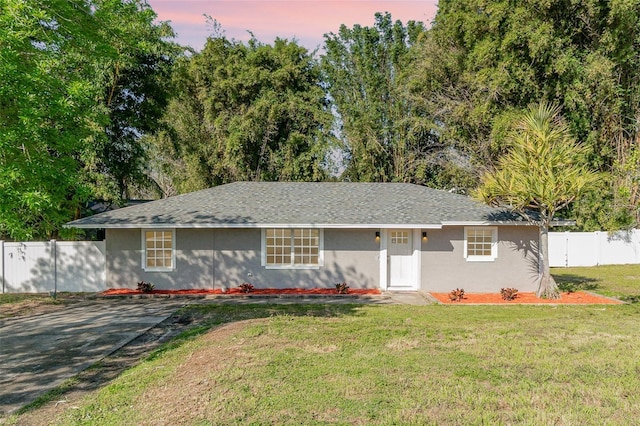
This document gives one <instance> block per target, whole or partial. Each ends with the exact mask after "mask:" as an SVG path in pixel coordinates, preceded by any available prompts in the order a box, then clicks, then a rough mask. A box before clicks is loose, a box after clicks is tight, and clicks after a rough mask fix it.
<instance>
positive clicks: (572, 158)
mask: <svg viewBox="0 0 640 426" xmlns="http://www.w3.org/2000/svg"><path fill="white" fill-rule="evenodd" d="M509 141H510V146H509V151H508V152H507V153H506V154H505V155H504V156H502V157H501V158H500V159H499V161H498V165H497V168H496V169H495V170H493V171H490V172H488V173H486V174H485V175H484V176H483V177H482V182H481V186H480V187H479V188H478V190H477V192H476V196H477V197H478V198H480V199H483V200H484V201H485V202H487V203H489V204H502V205H507V206H509V207H511V208H512V209H514V210H516V211H518V212H519V213H520V214H522V215H523V216H524V217H526V218H527V219H528V220H529V221H530V222H532V223H536V224H538V225H539V226H540V247H539V248H538V250H539V254H540V259H541V262H542V264H543V267H542V269H543V272H542V278H541V281H540V287H539V290H538V296H540V297H541V296H544V297H548V298H557V297H558V288H557V285H556V284H555V282H554V280H553V277H551V275H550V273H549V254H548V253H549V248H548V232H549V227H550V225H551V221H552V220H553V218H554V216H555V214H556V212H557V211H559V210H561V209H563V208H566V207H567V206H568V205H569V204H570V203H571V202H572V201H574V200H575V199H576V197H578V195H580V194H581V193H582V192H583V191H584V190H585V188H587V187H588V186H589V185H591V184H593V183H594V182H595V181H596V179H597V175H596V174H595V173H593V172H592V171H591V170H590V169H589V167H588V165H587V162H586V154H587V153H588V149H587V148H585V147H584V146H583V145H579V144H578V143H577V142H576V141H575V139H574V138H573V137H572V136H571V133H570V131H569V127H568V126H567V125H566V123H565V122H564V121H563V120H562V118H561V116H560V108H559V107H558V106H553V105H549V104H546V103H544V102H542V103H540V104H538V105H531V106H530V107H529V109H528V110H527V111H526V112H525V113H524V114H523V115H522V117H521V118H520V119H519V120H518V121H517V122H516V126H515V129H514V131H513V133H512V134H511V136H510V139H509ZM531 212H534V213H535V214H532V213H531Z"/></svg>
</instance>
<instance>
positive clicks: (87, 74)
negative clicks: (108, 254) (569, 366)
mask: <svg viewBox="0 0 640 426" xmlns="http://www.w3.org/2000/svg"><path fill="white" fill-rule="evenodd" d="M154 19H155V14H154V13H153V11H152V10H151V9H150V8H149V6H148V5H147V4H146V2H142V1H139V0H135V1H124V0H115V1H102V0H83V1H73V2H70V1H61V0H56V1H49V2H28V1H21V0H2V1H0V40H2V41H1V42H0V58H2V61H0V81H2V85H0V128H2V134H1V136H0V238H10V239H33V238H51V237H55V236H56V235H57V234H58V232H59V229H60V227H61V225H62V224H63V223H65V222H67V221H68V220H70V219H73V218H75V217H78V215H79V214H80V212H81V209H82V206H83V204H84V203H85V202H86V201H87V200H88V199H90V198H94V197H101V198H117V190H116V186H117V185H115V184H114V180H113V179H112V176H113V173H110V169H113V167H111V168H105V167H100V165H101V164H103V165H104V164H107V163H109V162H112V163H113V164H116V163H117V164H118V167H120V166H121V165H123V164H124V161H122V159H121V158H117V157H114V158H112V157H111V156H112V154H113V150H109V149H104V148H105V147H108V146H111V147H114V146H116V145H118V144H123V143H125V142H124V141H123V139H122V138H120V137H119V136H118V137H112V138H110V137H107V136H106V133H108V132H106V131H105V130H106V129H112V130H113V129H115V128H116V127H117V126H119V127H120V128H122V129H123V128H131V129H138V130H145V129H144V128H143V127H142V126H138V125H137V123H135V122H133V121H132V120H131V119H130V118H131V117H129V119H122V120H120V121H118V120H116V119H113V120H112V118H114V116H115V111H119V112H122V111H124V110H125V109H126V108H124V107H123V106H122V104H121V103H120V104H119V103H118V102H114V103H110V102H109V101H108V100H107V97H106V96H105V91H107V92H114V93H115V91H116V90H115V88H119V90H121V92H122V93H123V94H125V93H126V96H132V97H137V98H138V99H140V98H145V99H146V92H145V91H144V90H142V91H137V90H135V88H134V87H133V86H132V85H131V84H129V85H122V81H121V80H120V79H118V78H117V77H116V74H117V70H118V69H129V70H130V69H133V68H135V66H136V64H139V63H140V57H141V55H143V56H144V55H145V54H150V52H153V53H154V54H155V55H161V54H162V53H163V46H164V43H165V42H163V41H161V37H165V36H170V35H171V33H170V31H169V30H168V29H167V28H166V27H165V26H163V25H160V26H158V25H157V24H154V23H153V21H154ZM160 28H162V29H160ZM156 58H157V56H156ZM145 78H146V77H145ZM107 88H113V89H114V90H111V91H109V90H108V89H107ZM123 96H124V95H123ZM149 99H153V97H152V96H150V97H149ZM138 104H139V105H136V106H135V107H132V108H131V110H132V111H133V110H135V113H136V114H138V113H140V114H141V115H144V113H143V112H140V108H139V107H140V104H144V101H143V102H139V103H138ZM110 108H113V109H112V110H110ZM112 113H113V114H112ZM132 113H133V112H132ZM116 122H117V124H115V123H116ZM133 156H136V157H137V156H138V153H137V152H133ZM107 157H108V158H107ZM114 167H115V166H114ZM127 167H128V166H127ZM127 167H124V169H126V168H127ZM136 167H139V166H136ZM105 172H106V173H107V174H105ZM127 174H128V175H135V173H134V172H131V169H129V171H127V172H123V173H121V176H124V175H127Z"/></svg>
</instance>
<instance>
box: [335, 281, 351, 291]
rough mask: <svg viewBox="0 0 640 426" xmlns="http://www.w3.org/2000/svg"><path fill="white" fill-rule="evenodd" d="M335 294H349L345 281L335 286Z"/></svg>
mask: <svg viewBox="0 0 640 426" xmlns="http://www.w3.org/2000/svg"><path fill="white" fill-rule="evenodd" d="M336 293H338V294H347V293H349V286H348V285H347V283H346V281H345V282H341V283H337V284H336Z"/></svg>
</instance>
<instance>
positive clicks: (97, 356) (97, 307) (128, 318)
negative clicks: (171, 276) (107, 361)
mask: <svg viewBox="0 0 640 426" xmlns="http://www.w3.org/2000/svg"><path fill="white" fill-rule="evenodd" d="M183 304H184V301H180V300H175V301H174V300H144V301H131V300H118V301H116V300H105V301H101V300H93V301H90V302H81V303H79V304H77V305H73V306H70V307H68V308H65V309H61V310H59V311H55V312H51V313H46V314H41V315H35V316H32V317H21V318H10V319H6V320H1V321H0V413H5V414H6V413H11V412H12V411H15V410H16V409H18V408H20V407H22V406H24V405H26V404H28V403H30V402H31V401H33V400H34V399H35V398H37V397H38V396H39V395H41V394H43V393H45V392H46V391H48V390H50V389H53V388H54V387H56V386H58V385H60V384H61V383H62V382H63V381H65V380H66V379H69V378H71V377H73V376H75V375H76V374H78V373H79V372H81V371H82V370H84V369H86V368H87V367H89V366H91V365H93V364H94V363H96V362H98V361H99V360H101V359H102V358H104V357H105V356H107V355H109V354H111V353H113V352H115V351H116V350H118V349H120V348H121V347H122V346H124V345H126V344H127V343H129V342H130V341H132V340H133V339H135V338H136V337H138V336H139V335H141V334H143V333H145V332H146V331H147V330H149V329H150V328H152V327H153V326H155V325H156V324H158V323H160V322H162V321H164V320H165V319H166V318H168V317H169V316H171V314H172V313H173V312H175V311H176V310H177V309H178V308H179V307H180V306H182V305H183Z"/></svg>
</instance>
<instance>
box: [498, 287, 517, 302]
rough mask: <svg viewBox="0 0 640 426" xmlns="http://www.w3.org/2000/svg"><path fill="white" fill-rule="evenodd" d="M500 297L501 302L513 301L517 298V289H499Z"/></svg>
mask: <svg viewBox="0 0 640 426" xmlns="http://www.w3.org/2000/svg"><path fill="white" fill-rule="evenodd" d="M500 296H502V299H503V300H513V299H515V298H516V297H518V289H517V288H511V287H508V288H501V289H500Z"/></svg>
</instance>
